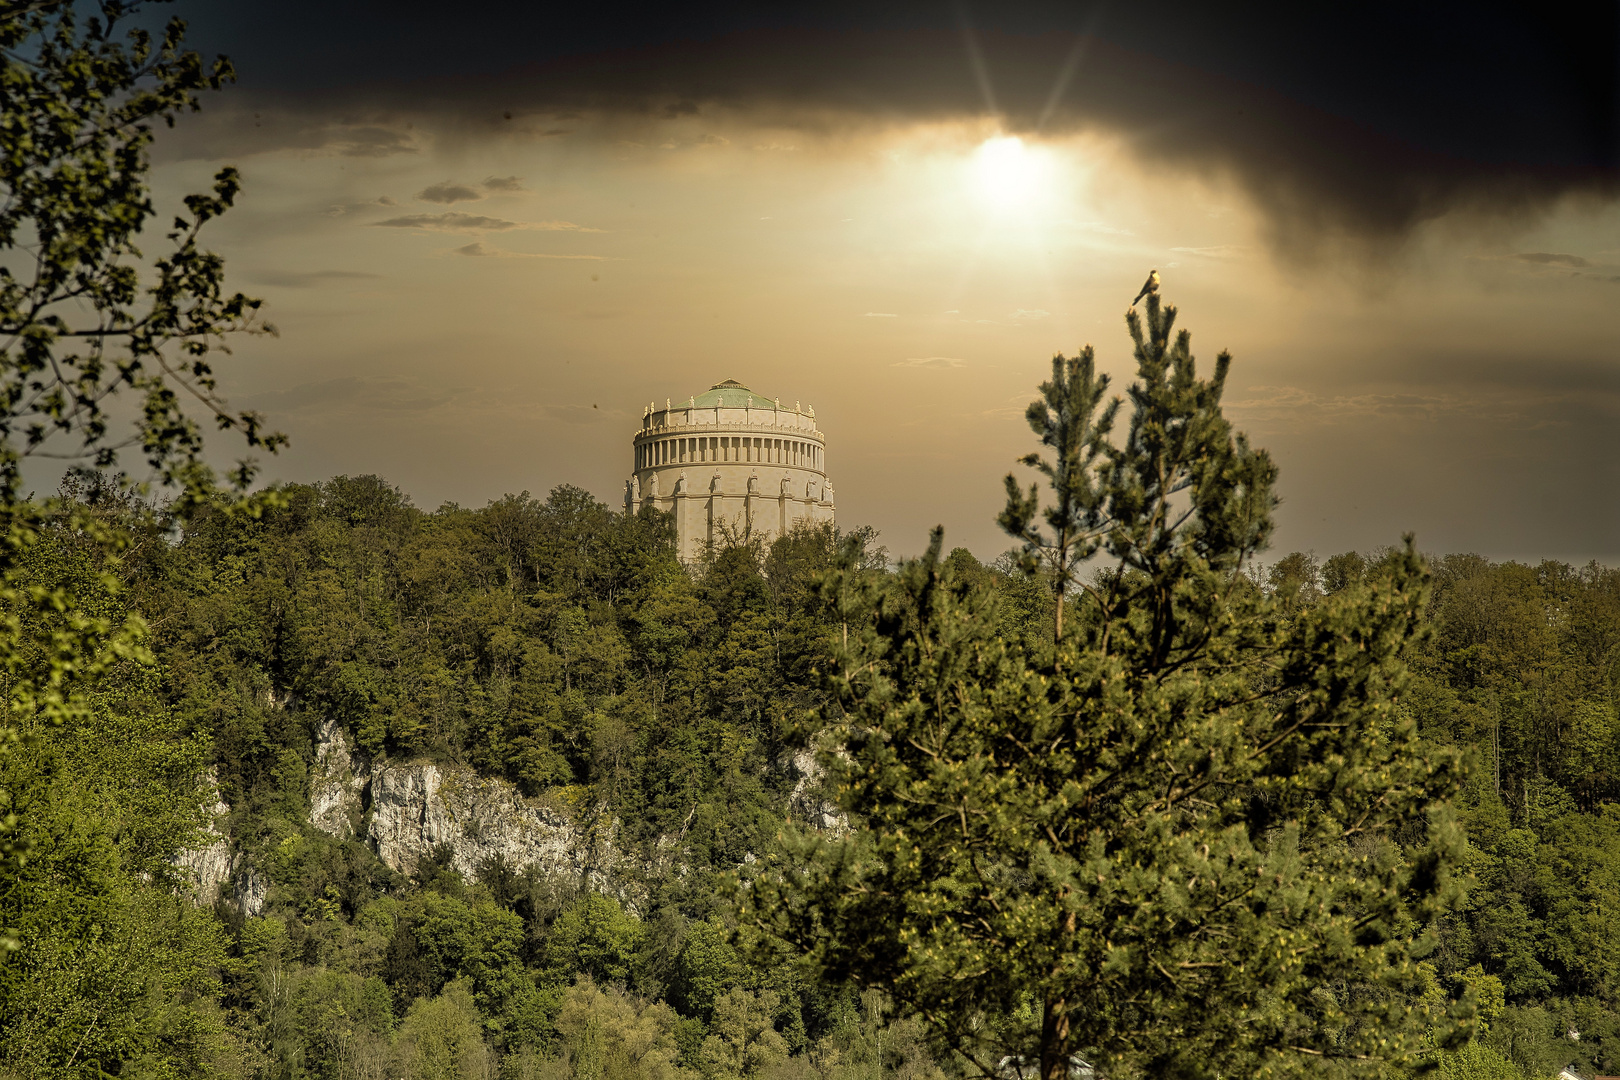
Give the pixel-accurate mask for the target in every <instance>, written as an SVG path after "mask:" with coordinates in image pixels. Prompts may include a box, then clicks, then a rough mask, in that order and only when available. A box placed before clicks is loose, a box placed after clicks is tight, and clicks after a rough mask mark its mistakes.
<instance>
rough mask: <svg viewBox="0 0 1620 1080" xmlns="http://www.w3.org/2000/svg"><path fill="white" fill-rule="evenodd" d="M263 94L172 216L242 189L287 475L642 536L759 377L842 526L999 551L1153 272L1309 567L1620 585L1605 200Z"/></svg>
mask: <svg viewBox="0 0 1620 1080" xmlns="http://www.w3.org/2000/svg"><path fill="white" fill-rule="evenodd" d="M255 100H256V99H254V98H252V97H251V96H248V97H244V98H243V99H241V101H242V102H246V104H241V103H239V104H237V105H235V106H231V107H228V108H224V109H221V110H216V111H215V112H214V113H213V114H212V115H210V114H209V113H207V112H205V114H204V116H203V117H201V118H199V119H198V120H196V121H191V122H189V126H187V127H184V128H182V130H181V131H179V132H177V133H175V135H174V136H172V137H170V139H171V141H170V142H169V143H168V144H167V145H168V146H169V147H170V149H168V150H167V151H165V152H163V153H160V155H159V156H160V164H159V168H158V174H157V191H158V194H159V196H160V201H161V199H162V198H173V197H175V196H177V195H178V194H179V193H181V192H182V191H184V190H189V189H197V188H200V187H201V186H203V185H204V184H205V183H206V178H207V177H208V175H209V174H210V172H211V170H212V169H213V168H215V167H217V166H218V165H219V164H223V163H226V162H230V163H234V164H236V165H238V166H239V167H240V168H241V169H242V171H243V174H244V178H245V185H246V186H245V193H244V195H243V197H242V199H241V200H240V202H239V204H238V207H237V209H235V210H233V211H232V212H231V213H230V214H229V215H227V216H226V217H225V218H224V219H223V220H222V221H220V222H219V223H218V227H217V228H214V229H213V231H212V237H211V243H212V246H213V247H214V248H215V249H216V250H218V251H219V252H220V253H221V254H223V255H225V256H226V258H227V260H228V267H229V273H230V275H231V277H232V280H233V283H234V284H235V285H236V286H238V287H241V288H244V289H246V290H247V291H248V292H250V293H252V294H255V295H259V296H262V297H264V298H265V299H266V300H267V301H268V310H269V312H270V318H271V320H272V321H273V322H274V323H275V324H276V326H277V327H278V328H279V330H280V335H279V337H276V338H259V339H253V340H249V341H244V342H240V343H238V344H237V346H236V357H235V359H234V360H233V361H232V362H230V363H229V364H228V365H227V366H226V367H225V368H224V382H225V385H226V386H227V387H228V388H230V391H231V393H230V396H231V398H232V402H233V404H237V405H241V406H248V407H254V408H258V409H260V410H262V411H263V412H265V413H266V414H268V415H269V417H270V418H271V419H272V421H273V423H274V424H275V426H277V427H279V428H280V429H281V430H284V431H285V432H287V433H288V434H289V435H290V436H291V438H292V445H291V448H290V449H289V450H287V451H285V452H284V453H283V454H282V455H281V456H280V457H279V458H277V459H274V460H272V461H270V462H269V463H268V466H269V467H268V470H267V472H268V474H269V475H270V476H272V477H274V478H277V479H283V480H299V481H307V480H314V479H319V478H323V477H326V476H330V475H334V474H338V473H348V474H357V473H366V472H375V473H379V474H381V475H383V476H385V477H386V478H388V479H389V480H391V481H393V482H394V483H396V484H399V485H400V486H401V487H403V488H404V489H405V490H406V491H408V492H409V493H410V494H411V495H412V497H413V498H414V499H415V501H416V502H417V504H418V505H421V506H424V507H433V506H436V505H438V504H439V503H440V502H442V501H454V502H457V503H461V504H463V505H480V504H482V503H483V502H485V501H486V500H489V499H493V498H497V497H499V496H501V495H502V494H504V493H507V492H515V491H520V490H528V491H530V492H533V493H535V494H537V495H539V494H543V493H545V492H546V491H548V490H549V489H550V488H552V487H554V486H555V485H558V484H564V483H571V484H577V485H580V486H582V487H585V488H587V489H589V490H590V491H592V492H593V493H595V494H596V495H597V496H598V497H599V498H601V499H603V500H604V501H606V502H608V503H609V504H610V505H613V506H615V507H616V506H618V504H619V500H620V493H621V491H622V485H623V481H624V478H625V477H626V475H627V474H628V472H629V470H630V468H631V436H632V433H633V431H634V430H635V428H636V426H637V425H638V423H639V420H640V416H641V411H642V409H643V407H644V406H645V405H646V403H647V402H648V401H657V402H659V403H662V402H663V401H664V399H666V398H673V399H677V400H679V399H682V398H685V397H686V396H688V395H691V394H695V393H701V392H702V391H703V390H704V389H706V388H707V387H709V386H710V385H711V384H713V383H716V382H719V381H720V380H723V379H737V380H739V381H741V382H743V383H745V384H747V385H748V386H750V387H751V388H753V389H755V390H756V391H757V392H760V393H762V394H765V395H767V396H773V397H780V398H781V399H782V400H783V401H785V402H791V401H801V402H803V403H804V404H806V405H813V406H814V407H815V409H816V413H817V416H818V419H819V422H820V426H821V428H822V430H823V431H824V432H825V433H826V435H827V438H828V465H829V474H830V477H831V479H832V481H833V484H834V486H835V488H836V491H837V499H838V516H839V521H840V523H842V524H845V525H857V524H871V525H873V526H875V527H877V528H878V529H879V530H880V531H881V534H882V538H883V542H885V543H886V544H888V546H889V547H890V549H891V550H892V551H894V552H896V553H912V552H915V551H917V550H919V549H920V548H921V547H922V546H923V544H924V543H925V542H926V532H927V530H928V528H929V527H930V526H932V525H934V524H936V523H941V524H943V525H945V527H946V530H947V540H948V542H950V543H956V544H963V545H966V546H968V547H970V548H972V549H973V550H974V551H975V552H976V553H977V554H979V555H980V556H981V557H985V558H989V557H993V556H994V555H995V554H997V553H998V552H1000V551H1001V550H1003V549H1004V548H1005V547H1006V546H1007V543H1006V541H1005V539H1004V538H1003V537H1002V536H1001V535H1000V534H999V532H998V530H997V529H996V527H995V524H994V516H995V514H996V512H997V510H998V509H999V507H1000V503H1001V501H1002V494H1001V491H1002V489H1001V478H1002V476H1003V475H1005V474H1006V473H1007V472H1008V471H1009V469H1010V468H1012V465H1013V461H1014V459H1015V458H1016V457H1017V456H1019V455H1021V454H1023V453H1025V452H1027V451H1029V450H1031V449H1034V445H1033V439H1032V437H1031V436H1030V434H1029V432H1028V429H1027V428H1026V426H1025V424H1024V422H1023V420H1022V418H1021V414H1022V410H1023V408H1024V406H1025V404H1026V403H1027V402H1028V401H1029V400H1030V399H1031V397H1032V396H1033V393H1034V388H1035V386H1036V384H1037V383H1038V382H1039V381H1040V380H1041V379H1042V378H1044V377H1045V376H1046V374H1047V373H1048V371H1049V365H1050V359H1051V356H1052V355H1053V354H1054V353H1055V352H1064V353H1072V352H1074V351H1075V350H1076V349H1077V348H1079V347H1080V346H1081V345H1083V344H1087V343H1090V344H1093V345H1095V346H1096V348H1097V350H1098V356H1099V359H1100V361H1101V363H1102V365H1103V367H1104V369H1105V370H1108V371H1110V372H1112V373H1113V374H1114V376H1115V379H1116V383H1115V385H1116V388H1117V389H1119V390H1123V389H1124V386H1125V384H1126V382H1128V380H1129V377H1130V368H1129V359H1130V352H1129V339H1128V337H1127V336H1126V333H1125V329H1124V325H1123V314H1124V311H1125V309H1126V305H1127V304H1128V303H1129V301H1130V300H1131V298H1132V297H1133V296H1134V295H1135V293H1136V290H1137V288H1138V286H1139V285H1140V284H1141V281H1142V279H1143V277H1144V276H1145V275H1146V273H1147V271H1148V270H1149V268H1152V267H1157V268H1158V269H1159V270H1160V273H1161V274H1162V276H1163V280H1164V295H1165V296H1166V297H1167V298H1168V299H1169V300H1171V301H1172V302H1174V303H1175V304H1177V305H1178V307H1179V308H1180V313H1181V314H1180V325H1182V326H1184V327H1187V328H1189V329H1190V330H1191V331H1192V333H1193V343H1194V349H1195V352H1196V353H1197V355H1198V356H1199V358H1200V360H1201V361H1203V362H1204V363H1205V364H1212V363H1213V360H1214V356H1215V354H1216V353H1217V352H1218V351H1220V350H1221V349H1223V348H1224V349H1229V350H1230V351H1231V352H1232V353H1233V354H1234V357H1235V363H1234V368H1233V375H1232V378H1231V381H1230V389H1229V392H1228V398H1227V404H1228V412H1229V414H1230V415H1231V416H1232V417H1233V419H1234V420H1235V421H1236V422H1237V423H1238V424H1239V425H1240V426H1241V427H1242V428H1244V429H1245V430H1247V431H1248V432H1249V434H1250V435H1251V437H1252V439H1253V440H1254V441H1255V442H1256V443H1257V444H1258V445H1261V446H1264V447H1267V448H1268V449H1270V450H1271V451H1272V453H1273V455H1274V456H1275V458H1276V459H1277V460H1278V462H1279V464H1280V466H1281V470H1282V479H1281V489H1280V490H1281V495H1282V498H1283V505H1282V507H1281V509H1280V511H1279V514H1278V519H1279V523H1280V527H1279V529H1278V532H1277V537H1276V543H1275V550H1274V554H1275V555H1280V554H1282V553H1285V552H1287V551H1289V550H1294V549H1314V550H1315V551H1317V552H1319V553H1321V554H1328V553H1331V552H1335V551H1340V550H1344V549H1347V548H1360V549H1367V548H1370V547H1375V546H1378V545H1382V544H1387V543H1395V542H1398V541H1399V539H1400V536H1401V534H1402V533H1403V532H1405V531H1413V532H1416V533H1417V536H1418V541H1419V544H1420V545H1421V546H1422V547H1424V548H1425V549H1428V550H1434V551H1455V550H1472V551H1479V552H1482V553H1484V554H1488V555H1492V556H1495V557H1518V558H1532V559H1534V558H1541V557H1556V558H1567V559H1577V560H1585V559H1587V558H1593V557H1595V558H1600V559H1604V560H1609V561H1613V560H1614V559H1616V558H1617V557H1620V509H1617V499H1616V496H1617V494H1620V466H1617V463H1616V462H1617V453H1616V452H1617V451H1620V438H1617V437H1616V430H1617V429H1616V421H1617V419H1620V415H1617V414H1620V210H1617V209H1616V207H1615V206H1614V204H1612V203H1610V202H1605V201H1603V200H1601V199H1598V198H1596V197H1593V196H1589V195H1580V194H1571V195H1568V196H1564V197H1553V198H1546V199H1542V200H1540V201H1538V202H1536V203H1535V204H1534V205H1526V206H1525V207H1522V208H1518V209H1512V210H1508V211H1504V210H1503V209H1502V208H1501V207H1500V206H1490V207H1484V208H1481V207H1480V206H1476V205H1473V204H1471V203H1469V202H1468V201H1467V200H1466V199H1463V200H1459V201H1457V203H1456V204H1455V205H1452V206H1448V207H1446V208H1444V209H1443V210H1441V211H1439V212H1434V213H1429V214H1426V215H1424V216H1423V219H1422V220H1419V221H1416V222H1414V223H1412V224H1411V225H1410V227H1403V228H1401V229H1399V230H1395V231H1394V232H1376V233H1373V232H1367V231H1358V230H1357V229H1356V228H1355V227H1354V226H1353V224H1346V223H1345V222H1343V221H1341V220H1338V219H1334V218H1332V215H1329V214H1324V215H1323V219H1322V220H1321V221H1316V220H1314V219H1313V217H1312V209H1311V207H1310V206H1301V205H1291V204H1290V205H1283V204H1284V203H1286V202H1287V201H1288V200H1290V199H1297V198H1299V196H1298V195H1297V194H1294V193H1292V189H1289V188H1287V187H1286V186H1281V185H1279V186H1275V187H1268V185H1266V184H1265V183H1264V182H1263V181H1261V182H1257V180H1256V176H1255V173H1254V170H1253V167H1252V166H1250V167H1248V170H1249V171H1247V172H1245V171H1244V169H1243V168H1239V167H1237V166H1235V165H1226V164H1223V163H1222V161H1221V159H1220V158H1219V157H1206V158H1203V159H1199V160H1182V159H1176V158H1174V157H1173V156H1171V157H1167V156H1166V155H1165V154H1164V153H1162V152H1160V151H1159V150H1158V149H1157V148H1156V147H1157V146H1158V145H1159V143H1160V142H1162V141H1163V136H1162V133H1158V134H1156V135H1155V137H1154V138H1155V139H1158V140H1159V142H1155V141H1154V140H1153V139H1147V138H1144V137H1142V136H1141V135H1140V133H1121V131H1120V130H1116V129H1110V128H1109V127H1107V126H1106V125H1086V124H1073V125H1067V126H1064V127H1062V128H1061V129H1058V128H1053V129H1052V130H1051V133H1050V134H1045V135H1043V134H1041V133H1040V131H1039V130H1035V129H1033V128H1032V126H1031V125H1028V124H1025V125H1020V126H1015V125H1006V126H1004V123H1005V121H998V120H997V119H996V117H995V115H994V114H992V113H990V112H988V111H987V110H980V111H978V113H977V114H970V113H966V112H960V111H959V112H958V114H957V115H954V116H953V115H950V114H949V110H946V111H945V113H943V114H940V115H928V116H921V115H910V116H906V115H898V116H885V115H883V114H882V113H881V111H876V112H874V111H870V110H868V111H848V112H840V111H839V110H838V109H837V108H831V107H819V106H818V107H813V108H812V107H808V106H803V107H784V108H770V109H765V108H750V107H747V106H746V105H726V104H717V105H708V106H705V107H703V108H701V109H696V110H691V109H686V110H682V109H672V110H666V111H665V112H664V113H658V112H640V113H633V112H632V113H627V112H625V111H622V110H619V111H615V110H591V109H552V110H546V109H542V108H530V109H526V110H522V111H520V112H519V113H518V114H517V115H515V116H512V117H511V118H510V119H504V118H503V121H501V122H493V123H477V124H474V123H470V122H466V121H465V120H464V119H463V118H461V117H460V114H457V113H455V112H454V111H444V110H437V109H434V108H432V107H431V106H429V105H410V104H401V105H395V106H390V107H387V108H372V109H370V110H369V111H367V110H350V111H348V112H345V111H344V108H342V107H339V106H337V105H334V106H333V107H331V108H329V109H322V108H320V107H314V106H309V105H308V104H307V103H306V105H304V106H301V107H300V109H297V110H282V111H276V110H273V109H271V108H269V107H268V106H266V107H263V108H256V107H254V106H253V104H252V103H253V102H254V101H255ZM413 100H420V96H418V98H416V99H413ZM209 107H210V108H212V107H213V105H212V103H210V105H209ZM1012 132H1018V133H1017V134H1014V133H1012ZM1302 223H1303V224H1302Z"/></svg>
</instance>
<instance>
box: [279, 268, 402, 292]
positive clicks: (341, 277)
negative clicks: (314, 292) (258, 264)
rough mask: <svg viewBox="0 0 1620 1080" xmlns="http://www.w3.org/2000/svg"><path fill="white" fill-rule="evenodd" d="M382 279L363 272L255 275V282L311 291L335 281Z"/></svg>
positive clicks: (325, 271)
mask: <svg viewBox="0 0 1620 1080" xmlns="http://www.w3.org/2000/svg"><path fill="white" fill-rule="evenodd" d="M381 277H382V275H381V274H368V273H366V272H365V271H363V270H265V271H262V272H261V273H258V274H254V275H253V280H254V281H258V282H263V283H264V284H266V285H279V286H281V287H282V288H284V289H310V288H314V287H315V286H317V285H326V284H329V283H331V282H334V281H375V280H377V279H379V278H381Z"/></svg>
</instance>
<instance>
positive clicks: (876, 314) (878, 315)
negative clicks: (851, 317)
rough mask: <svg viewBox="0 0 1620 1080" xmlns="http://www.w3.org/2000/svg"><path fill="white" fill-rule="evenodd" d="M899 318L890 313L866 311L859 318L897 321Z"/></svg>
mask: <svg viewBox="0 0 1620 1080" xmlns="http://www.w3.org/2000/svg"><path fill="white" fill-rule="evenodd" d="M899 317H900V316H899V315H897V314H895V313H894V312H892V311H868V312H867V313H866V314H864V315H862V316H861V318H863V319H898V318H899Z"/></svg>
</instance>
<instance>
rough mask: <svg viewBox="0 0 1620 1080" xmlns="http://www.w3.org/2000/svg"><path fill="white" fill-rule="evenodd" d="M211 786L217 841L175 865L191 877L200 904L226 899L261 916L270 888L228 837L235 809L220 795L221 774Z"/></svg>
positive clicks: (210, 779)
mask: <svg viewBox="0 0 1620 1080" xmlns="http://www.w3.org/2000/svg"><path fill="white" fill-rule="evenodd" d="M208 784H209V786H210V787H211V788H212V789H213V792H214V805H213V806H211V807H209V815H210V818H211V820H210V821H209V823H208V830H207V835H209V836H212V837H214V838H215V839H214V840H213V842H212V843H209V844H207V845H206V846H204V847H199V848H193V849H191V850H190V851H182V852H181V853H180V854H179V855H178V856H177V857H176V858H175V860H174V861H175V865H177V866H179V867H180V869H181V870H183V871H185V872H186V873H187V875H188V876H189V877H190V879H191V883H192V892H193V895H194V896H195V897H196V898H197V902H198V903H200V904H213V903H214V902H215V901H217V900H219V899H220V897H222V896H226V897H229V898H231V899H234V900H235V901H236V902H237V903H238V904H239V905H241V908H242V912H243V914H245V915H247V916H248V917H250V918H253V917H257V916H258V915H259V913H260V912H262V911H263V910H264V899H265V894H266V893H267V892H268V891H269V889H268V886H267V885H266V883H265V881H264V879H263V878H261V877H259V874H258V872H257V871H256V870H254V869H253V868H252V867H249V866H247V865H246V863H245V862H244V861H243V860H242V859H241V857H240V854H239V853H238V852H237V851H236V850H235V849H234V848H233V847H232V846H231V838H230V837H229V836H227V835H226V834H225V831H224V829H223V827H222V826H223V823H224V820H225V815H226V814H229V813H230V810H231V808H230V807H228V806H226V805H225V801H224V800H223V799H221V798H220V796H219V774H218V773H214V772H211V773H210V774H209V776H208Z"/></svg>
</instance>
